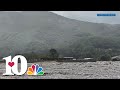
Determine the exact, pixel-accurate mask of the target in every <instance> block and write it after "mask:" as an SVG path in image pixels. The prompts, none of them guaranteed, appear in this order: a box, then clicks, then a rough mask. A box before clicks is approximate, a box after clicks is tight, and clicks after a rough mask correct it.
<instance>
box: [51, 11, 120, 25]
mask: <svg viewBox="0 0 120 90" xmlns="http://www.w3.org/2000/svg"><path fill="white" fill-rule="evenodd" d="M52 12H54V13H56V14H59V15H62V16H65V17H68V18H72V19H77V20H82V21H89V22H96V23H109V24H120V11H52ZM97 13H115V14H116V16H114V17H98V16H97Z"/></svg>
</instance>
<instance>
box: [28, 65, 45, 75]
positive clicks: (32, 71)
mask: <svg viewBox="0 0 120 90" xmlns="http://www.w3.org/2000/svg"><path fill="white" fill-rule="evenodd" d="M43 74H44V72H43V68H42V67H40V66H39V65H38V64H33V65H31V67H28V71H27V75H43Z"/></svg>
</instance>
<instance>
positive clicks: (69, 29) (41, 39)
mask: <svg viewBox="0 0 120 90" xmlns="http://www.w3.org/2000/svg"><path fill="white" fill-rule="evenodd" d="M87 36H99V37H117V38H119V37H120V25H110V24H98V23H91V22H84V21H78V20H74V19H69V18H65V17H63V16H59V15H57V14H54V13H52V12H47V11H40V12H36V11H34V12H30V11H26V12H2V11H1V12H0V56H2V57H4V56H7V55H11V54H14V53H28V52H39V53H42V52H45V51H47V50H49V49H50V48H56V49H58V50H59V49H61V48H64V47H67V46H69V45H70V44H73V43H74V41H77V40H79V39H80V38H83V37H87Z"/></svg>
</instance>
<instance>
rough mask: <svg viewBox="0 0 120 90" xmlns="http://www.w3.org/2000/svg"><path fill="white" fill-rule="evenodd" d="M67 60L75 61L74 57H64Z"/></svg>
mask: <svg viewBox="0 0 120 90" xmlns="http://www.w3.org/2000/svg"><path fill="white" fill-rule="evenodd" d="M64 59H65V60H73V59H74V58H73V57H64Z"/></svg>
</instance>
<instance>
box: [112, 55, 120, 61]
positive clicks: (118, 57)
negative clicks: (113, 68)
mask: <svg viewBox="0 0 120 90" xmlns="http://www.w3.org/2000/svg"><path fill="white" fill-rule="evenodd" d="M111 60H112V61H120V55H119V56H114V57H112V58H111Z"/></svg>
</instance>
